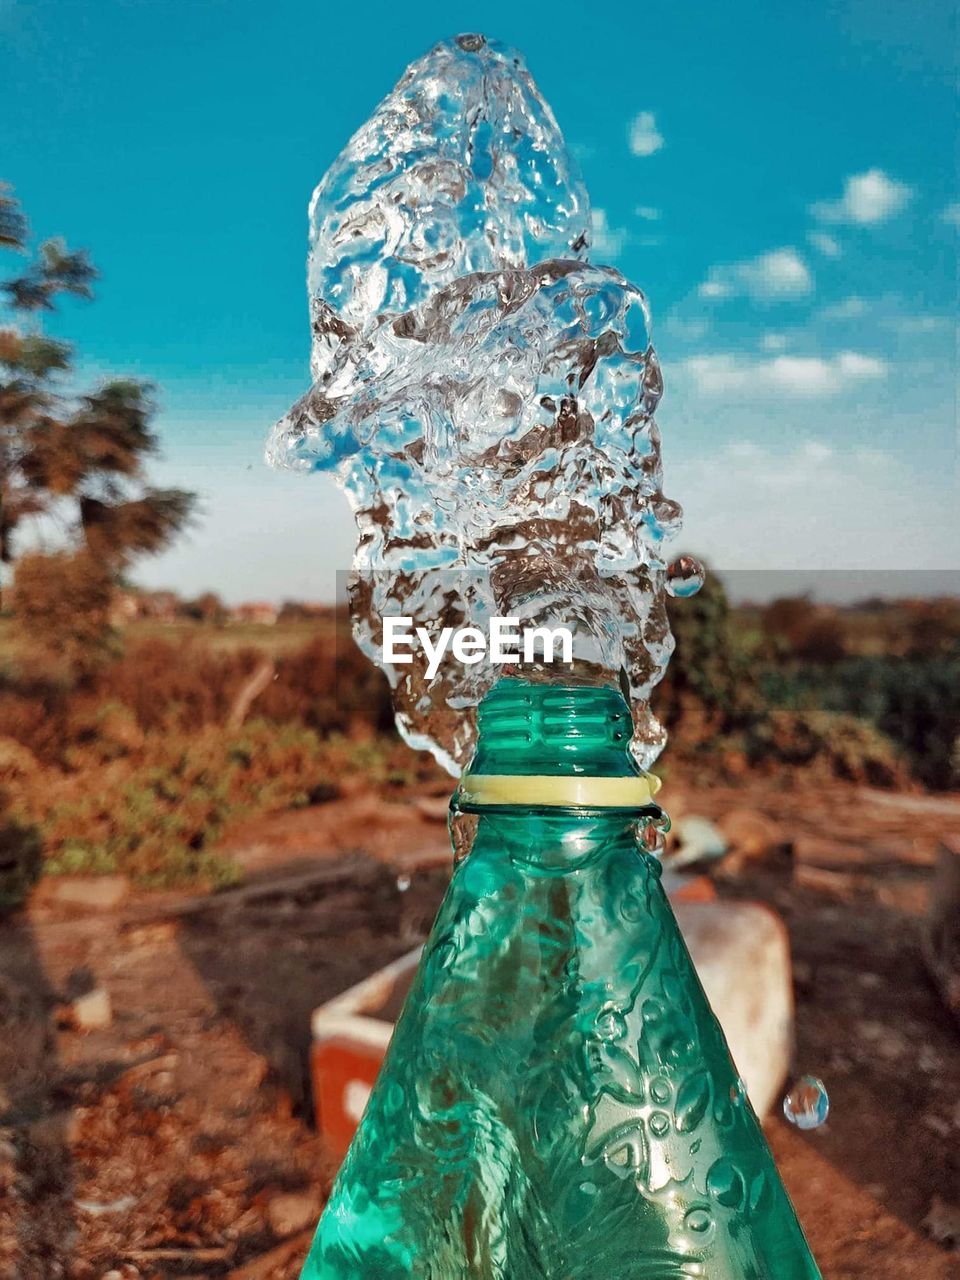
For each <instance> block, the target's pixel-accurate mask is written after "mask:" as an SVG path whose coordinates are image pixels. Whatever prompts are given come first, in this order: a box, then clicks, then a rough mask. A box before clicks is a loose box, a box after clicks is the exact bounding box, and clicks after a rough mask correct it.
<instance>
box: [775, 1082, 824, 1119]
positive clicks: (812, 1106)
mask: <svg viewBox="0 0 960 1280" xmlns="http://www.w3.org/2000/svg"><path fill="white" fill-rule="evenodd" d="M783 1114H784V1115H785V1116H786V1118H787V1119H788V1120H789V1121H790V1123H791V1124H794V1125H796V1126H797V1128H798V1129H819V1127H820V1126H821V1125H822V1124H826V1120H827V1116H828V1115H829V1114H830V1099H829V1097H828V1096H827V1089H826V1086H825V1085H824V1083H823V1081H822V1080H820V1079H818V1077H817V1076H801V1077H800V1079H799V1080H798V1081H797V1082H796V1084H795V1085H794V1086H793V1088H792V1089H791V1090H790V1092H789V1093H788V1094H787V1095H786V1097H785V1098H784V1100H783Z"/></svg>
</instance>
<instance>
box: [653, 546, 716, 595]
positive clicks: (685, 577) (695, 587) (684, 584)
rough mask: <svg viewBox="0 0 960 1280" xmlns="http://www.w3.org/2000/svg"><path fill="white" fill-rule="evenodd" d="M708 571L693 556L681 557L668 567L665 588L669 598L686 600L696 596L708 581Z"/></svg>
mask: <svg viewBox="0 0 960 1280" xmlns="http://www.w3.org/2000/svg"><path fill="white" fill-rule="evenodd" d="M706 576H707V574H706V570H705V569H704V567H703V565H702V564H701V563H700V561H699V560H695V559H694V558H693V556H679V557H678V558H677V559H676V560H673V561H671V563H670V564H668V565H667V578H666V582H665V583H664V586H665V587H666V591H667V595H668V596H676V597H677V599H679V600H686V599H687V597H688V596H695V595H696V594H697V592H698V591H699V590H700V588H701V587H702V586H703V584H704V581H705V579H706Z"/></svg>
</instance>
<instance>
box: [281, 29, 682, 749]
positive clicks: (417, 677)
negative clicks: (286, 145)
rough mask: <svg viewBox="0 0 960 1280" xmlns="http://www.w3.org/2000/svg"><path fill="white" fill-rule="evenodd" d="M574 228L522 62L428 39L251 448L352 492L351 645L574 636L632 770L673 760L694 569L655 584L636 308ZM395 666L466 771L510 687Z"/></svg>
mask: <svg viewBox="0 0 960 1280" xmlns="http://www.w3.org/2000/svg"><path fill="white" fill-rule="evenodd" d="M589 225H590V211H589V203H588V199H587V194H586V191H585V189H584V187H583V184H582V182H581V180H580V178H579V176H578V174H577V172H576V167H575V165H574V163H573V161H572V160H571V158H570V157H569V155H568V153H567V150H566V147H565V144H564V142H563V139H562V137H561V134H560V132H559V129H558V127H557V124H556V121H555V120H554V118H553V114H552V112H551V111H550V108H549V107H548V106H547V104H546V103H545V102H544V100H543V98H542V97H541V96H540V94H539V92H538V90H537V88H536V86H535V85H534V83H533V81H532V79H531V77H530V75H529V73H528V72H527V70H526V68H525V67H524V65H523V62H522V61H521V59H520V58H519V56H518V55H517V54H515V53H514V52H513V51H512V50H510V49H506V48H504V47H502V46H500V45H498V44H495V43H493V42H491V41H488V40H486V39H485V38H484V37H483V36H479V35H468V36H460V37H458V38H457V39H455V40H451V41H447V42H444V43H442V44H439V45H438V46H437V47H436V48H434V49H433V50H432V51H431V52H430V53H428V54H426V56H425V57H423V58H421V59H420V60H419V61H417V62H415V63H413V64H412V65H411V66H410V67H409V68H408V69H407V71H406V72H405V74H404V75H403V77H402V79H401V80H400V82H399V83H398V85H397V86H396V88H395V89H394V90H393V92H392V93H390V94H389V95H388V96H387V97H386V98H385V99H384V101H383V102H382V103H381V104H380V106H379V107H378V108H377V109H376V111H375V112H374V113H373V115H372V116H371V118H370V119H369V120H368V121H367V123H366V124H365V125H363V126H362V127H361V128H360V129H359V130H358V132H357V133H356V134H355V135H354V136H353V138H352V139H351V140H350V142H349V143H348V144H347V146H346V148H345V149H344V151H343V152H342V154H341V155H340V156H339V157H338V159H337V160H336V161H334V163H333V165H332V167H331V168H330V170H329V171H328V173H327V174H326V176H325V177H324V178H323V179H322V181H321V182H320V185H319V186H318V187H317V189H316V192H315V193H314V196H313V200H312V203H311V206H310V242H311V248H310V259H309V294H310V312H311V326H312V333H313V356H312V372H313V386H312V387H311V389H310V390H309V391H308V392H307V394H306V395H305V396H304V397H303V399H302V400H300V401H299V402H298V403H297V404H296V405H295V406H294V407H293V409H291V411H290V412H289V413H288V414H287V415H286V417H284V418H283V419H282V420H281V421H280V422H279V423H277V425H276V427H275V428H274V430H273V433H272V435H271V438H270V443H269V445H268V451H267V452H268V459H269V460H270V461H271V462H272V463H273V464H274V465H278V466H288V467H294V468H299V469H319V470H329V471H333V472H334V473H335V474H336V476H337V478H338V480H339V482H340V484H341V485H342V487H343V488H344V490H345V491H346V493H347V495H348V498H349V500H350V503H351V505H352V508H353V511H354V514H355V517H356V520H357V524H358V527H359V539H358V546H357V552H356V557H355V560H354V571H355V573H354V578H353V582H352V587H351V607H352V612H353V618H354V629H355V634H356V637H357V641H358V643H359V645H360V647H361V648H362V649H363V650H364V651H365V652H366V653H367V654H368V655H369V656H370V657H371V658H372V659H373V660H374V661H376V662H379V663H380V664H381V665H383V663H382V650H381V642H380V637H381V631H382V619H383V617H384V616H385V615H391V616H397V615H408V616H409V615H412V616H413V617H414V619H415V621H416V624H417V625H422V626H425V627H428V628H430V629H431V630H434V629H436V628H439V627H440V626H457V625H468V624H469V625H474V626H478V627H480V628H481V629H483V630H486V626H487V622H488V619H489V618H490V617H491V616H495V615H499V616H510V617H519V618H520V619H521V620H522V623H523V624H524V625H527V626H537V625H548V624H549V625H560V624H563V625H566V626H568V627H571V628H572V629H574V658H575V660H576V661H577V663H578V664H581V665H582V664H591V665H592V667H593V669H594V671H595V672H597V673H599V675H600V678H602V679H603V678H605V679H608V680H609V681H610V682H616V681H618V680H620V681H621V682H622V683H624V684H625V687H626V688H627V689H628V690H629V694H630V698H631V703H632V710H633V715H634V739H633V752H634V755H635V757H636V758H637V759H638V761H639V762H640V763H641V764H642V765H643V766H647V765H649V764H650V763H651V762H652V760H653V759H654V758H655V757H656V755H657V754H658V753H659V751H660V750H661V748H662V746H663V742H664V734H663V731H662V729H661V727H660V725H659V724H658V723H657V721H656V719H655V718H654V716H653V715H652V713H651V711H650V708H649V697H650V693H651V690H652V689H653V687H654V685H655V684H656V683H657V681H658V680H659V679H660V677H661V676H662V674H663V671H664V669H665V667H666V664H667V661H668V659H669V656H670V653H671V651H672V648H673V640H672V637H671V634H670V628H669V624H668V621H667V614H666V595H667V592H668V591H670V592H671V593H672V594H675V595H687V594H692V593H693V590H695V589H696V587H695V586H691V584H693V583H694V582H695V580H696V579H697V577H698V575H699V581H702V570H700V568H699V566H698V565H696V562H693V561H691V562H690V563H689V565H686V561H687V560H688V559H689V558H683V560H681V561H680V562H678V563H679V564H680V565H681V566H684V565H685V567H682V568H681V569H677V567H676V566H671V567H670V568H669V569H668V567H667V564H666V560H665V557H664V553H663V548H662V544H663V543H664V542H665V541H666V540H667V539H668V538H669V537H671V536H672V535H673V534H675V533H676V531H677V530H678V528H679V526H680V519H681V510H680V507H679V506H678V504H677V503H675V502H672V501H670V499H668V498H665V497H664V495H663V493H662V490H661V479H662V473H661V464H660V435H659V431H658V429H657V425H656V423H655V421H654V418H653V414H654V410H655V409H656V406H657V403H658V401H659V399H660V395H661V392H662V381H661V375H660V367H659V364H658V362H657V358H656V355H655V353H654V350H653V347H652V345H651V343H650V337H649V315H648V310H647V304H646V300H645V299H644V296H643V294H642V293H641V292H640V291H639V290H638V289H637V288H635V287H634V286H633V285H631V284H629V283H628V282H627V281H626V280H625V279H624V278H623V277H622V276H621V275H620V274H619V273H618V272H617V271H615V270H613V269H612V268H610V267H604V266H596V265H590V264H589V263H588V262H587V261H586V250H587V246H588V244H589V230H588V229H589ZM694 566H695V567H694ZM699 581H697V582H696V585H697V586H698V585H699ZM685 584H686V585H685ZM385 670H386V672H387V675H388V678H389V679H390V682H391V685H392V686H393V690H394V700H395V707H396V713H397V723H398V726H399V728H400V730H401V732H402V733H403V735H404V736H405V737H406V739H407V740H408V742H410V743H411V744H412V745H414V746H416V747H425V748H428V749H430V750H431V751H433V753H434V755H435V756H436V757H437V759H438V760H440V761H441V763H443V764H444V765H445V766H446V767H447V768H448V769H450V771H451V772H453V773H457V772H459V770H460V768H461V767H462V765H463V764H464V763H465V761H466V760H467V759H468V758H469V755H470V753H471V750H472V747H473V742H474V734H475V717H474V709H475V707H476V705H477V703H478V702H479V701H480V700H481V698H482V697H483V696H484V694H485V693H487V691H488V690H489V688H490V687H491V685H492V684H493V682H494V680H495V679H496V678H497V676H498V675H499V674H502V672H501V671H498V670H497V669H496V668H493V667H490V666H486V665H477V666H470V667H466V666H463V665H460V664H457V663H455V662H447V663H446V664H444V665H441V667H440V669H439V670H438V671H437V672H436V674H435V675H433V677H428V675H427V672H426V661H425V659H424V660H422V661H421V660H419V659H418V657H417V655H416V654H415V655H414V661H413V663H412V664H410V665H404V666H396V665H391V664H388V665H386V666H385Z"/></svg>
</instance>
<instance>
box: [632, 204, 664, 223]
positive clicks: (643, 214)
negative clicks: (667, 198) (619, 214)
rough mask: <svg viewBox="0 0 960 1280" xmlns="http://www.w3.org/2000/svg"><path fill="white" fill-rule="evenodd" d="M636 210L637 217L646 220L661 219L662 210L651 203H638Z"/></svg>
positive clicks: (655, 220) (654, 220)
mask: <svg viewBox="0 0 960 1280" xmlns="http://www.w3.org/2000/svg"><path fill="white" fill-rule="evenodd" d="M635 212H636V215H637V217H638V218H643V219H644V221H645V222H659V221H660V210H659V209H654V208H653V207H652V206H651V205H648V204H638V205H637V207H636V210H635Z"/></svg>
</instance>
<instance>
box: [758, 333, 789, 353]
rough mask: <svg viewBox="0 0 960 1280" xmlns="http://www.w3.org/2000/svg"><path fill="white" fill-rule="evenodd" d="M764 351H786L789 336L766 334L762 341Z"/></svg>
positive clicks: (761, 346)
mask: <svg viewBox="0 0 960 1280" xmlns="http://www.w3.org/2000/svg"><path fill="white" fill-rule="evenodd" d="M760 349H761V350H762V351H786V349H787V335H786V334H785V333H765V334H764V335H763V337H762V338H761V339H760Z"/></svg>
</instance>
